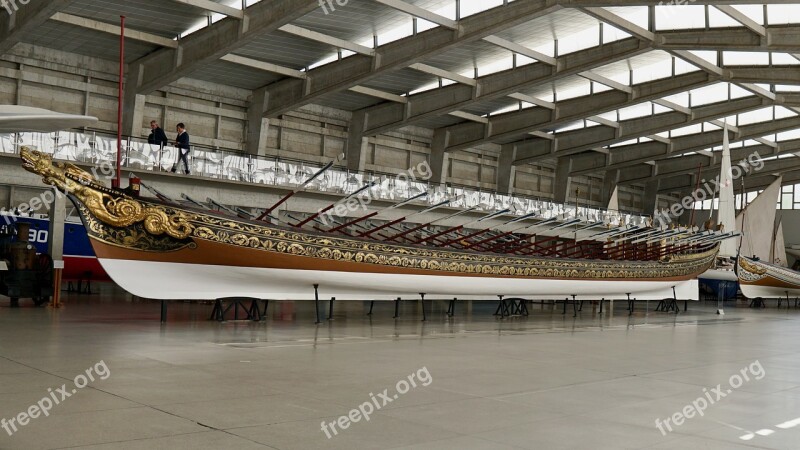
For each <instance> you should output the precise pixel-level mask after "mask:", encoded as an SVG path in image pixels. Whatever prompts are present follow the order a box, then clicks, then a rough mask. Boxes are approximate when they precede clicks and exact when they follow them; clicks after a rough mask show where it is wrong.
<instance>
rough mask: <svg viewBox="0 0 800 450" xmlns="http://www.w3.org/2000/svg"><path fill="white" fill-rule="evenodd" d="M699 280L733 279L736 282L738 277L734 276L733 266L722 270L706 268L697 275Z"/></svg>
mask: <svg viewBox="0 0 800 450" xmlns="http://www.w3.org/2000/svg"><path fill="white" fill-rule="evenodd" d="M697 278H698V279H700V280H716V281H734V282H738V281H739V277H737V276H736V273H734V271H733V268H731V270H722V269H708V270H706V271H705V272H703V273H702V274H700V276H699V277H697Z"/></svg>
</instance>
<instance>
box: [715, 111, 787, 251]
mask: <svg viewBox="0 0 800 450" xmlns="http://www.w3.org/2000/svg"><path fill="white" fill-rule="evenodd" d="M724 134H725V137H724V140H723V143H722V169H721V170H720V177H719V178H720V179H719V185H720V193H719V209H718V214H719V223H720V224H721V225H722V226H723V227H724V230H725V232H726V233H727V232H731V231H735V230H736V228H735V227H736V204H735V203H734V196H733V175H732V172H731V149H730V141H729V139H728V124H727V123H726V124H725V133H724ZM773 209H774V208H773ZM770 230H772V227H770ZM737 244H738V243H737V242H736V240H735V239H728V240H725V241H722V246H721V247H720V250H719V256H721V257H734V256H736V253H737V248H736V247H737Z"/></svg>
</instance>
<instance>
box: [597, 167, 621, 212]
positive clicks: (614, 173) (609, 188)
mask: <svg viewBox="0 0 800 450" xmlns="http://www.w3.org/2000/svg"><path fill="white" fill-rule="evenodd" d="M617 183H619V170H608V171H606V174H605V178H603V188H602V189H601V191H600V204H601V206H603V207H606V206H608V202H610V201H611V196H612V195H613V194H614V189H615V188H616V187H617Z"/></svg>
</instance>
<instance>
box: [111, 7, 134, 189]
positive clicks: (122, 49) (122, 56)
mask: <svg viewBox="0 0 800 450" xmlns="http://www.w3.org/2000/svg"><path fill="white" fill-rule="evenodd" d="M119 19H120V24H119V98H118V101H117V165H116V168H117V170H116V174H115V176H114V179H113V180H112V186H113V187H115V188H117V189H119V188H120V185H121V183H120V174H121V172H122V102H123V89H124V83H125V16H119ZM134 125H135V124H134Z"/></svg>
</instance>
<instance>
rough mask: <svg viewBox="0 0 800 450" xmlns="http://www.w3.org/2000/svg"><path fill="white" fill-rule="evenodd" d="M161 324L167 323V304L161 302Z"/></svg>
mask: <svg viewBox="0 0 800 450" xmlns="http://www.w3.org/2000/svg"><path fill="white" fill-rule="evenodd" d="M161 323H167V302H166V301H164V300H161Z"/></svg>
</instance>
